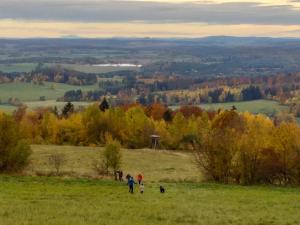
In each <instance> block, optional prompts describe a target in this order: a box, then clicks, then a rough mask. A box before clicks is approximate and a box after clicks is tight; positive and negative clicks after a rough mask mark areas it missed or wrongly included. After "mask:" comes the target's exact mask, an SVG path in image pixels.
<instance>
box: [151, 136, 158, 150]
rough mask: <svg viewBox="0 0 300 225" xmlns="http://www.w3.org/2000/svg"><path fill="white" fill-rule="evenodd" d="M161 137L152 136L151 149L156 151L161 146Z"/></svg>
mask: <svg viewBox="0 0 300 225" xmlns="http://www.w3.org/2000/svg"><path fill="white" fill-rule="evenodd" d="M159 140H160V136H159V135H156V134H152V135H151V148H152V149H156V148H157V147H158V146H159Z"/></svg>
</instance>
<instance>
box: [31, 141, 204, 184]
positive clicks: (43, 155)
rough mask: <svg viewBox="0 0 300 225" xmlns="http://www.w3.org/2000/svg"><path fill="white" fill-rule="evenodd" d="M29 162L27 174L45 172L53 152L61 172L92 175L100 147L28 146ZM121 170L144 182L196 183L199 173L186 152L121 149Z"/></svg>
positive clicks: (48, 170)
mask: <svg viewBox="0 0 300 225" xmlns="http://www.w3.org/2000/svg"><path fill="white" fill-rule="evenodd" d="M32 149H33V154H32V159H31V161H32V163H31V166H29V168H28V170H27V172H28V173H30V174H32V173H34V174H35V173H36V172H38V173H48V172H51V171H53V168H52V167H51V166H50V165H49V163H48V158H49V156H50V155H51V154H53V153H60V154H64V156H65V159H66V163H65V165H64V166H63V167H62V172H64V173H66V174H70V173H71V174H73V175H75V176H89V177H90V176H96V173H95V171H94V169H93V163H94V161H95V159H99V158H100V151H101V150H103V149H102V148H93V147H73V146H49V145H34V146H32ZM123 153H124V154H123V160H122V169H123V171H124V173H125V174H127V173H130V174H132V175H133V174H138V173H141V172H142V173H143V174H144V176H145V178H146V180H147V181H151V182H152V181H153V182H156V181H167V180H170V181H183V180H186V181H199V180H200V179H201V174H200V173H199V171H198V170H197V168H196V166H195V165H194V163H193V157H192V155H191V154H188V153H186V154H185V153H180V152H169V151H152V150H147V149H144V150H126V149H123Z"/></svg>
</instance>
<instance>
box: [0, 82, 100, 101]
mask: <svg viewBox="0 0 300 225" xmlns="http://www.w3.org/2000/svg"><path fill="white" fill-rule="evenodd" d="M97 88H98V86H97V85H96V84H95V85H88V86H74V85H68V84H61V83H51V82H46V83H45V85H34V84H31V83H6V84H0V99H1V100H2V101H6V100H7V99H9V98H18V99H20V100H21V101H38V100H39V98H40V96H45V97H46V99H47V100H53V99H57V98H58V97H62V96H63V95H64V93H65V92H66V91H69V90H77V89H81V90H83V91H87V90H95V89H97Z"/></svg>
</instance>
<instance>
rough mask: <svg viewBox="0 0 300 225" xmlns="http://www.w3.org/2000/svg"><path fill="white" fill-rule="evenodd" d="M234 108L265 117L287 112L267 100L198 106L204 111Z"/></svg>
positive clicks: (285, 108) (286, 108)
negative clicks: (264, 115)
mask: <svg viewBox="0 0 300 225" xmlns="http://www.w3.org/2000/svg"><path fill="white" fill-rule="evenodd" d="M233 105H234V106H235V107H236V108H237V110H239V111H240V112H245V111H248V112H251V113H255V114H257V113H261V114H266V115H271V114H274V112H275V113H277V112H280V111H285V110H288V107H286V106H283V105H280V104H279V103H278V102H275V101H269V100H255V101H246V102H228V103H213V104H201V105H200V106H201V107H202V108H204V109H207V110H210V109H214V110H218V109H230V108H231V107H232V106H233Z"/></svg>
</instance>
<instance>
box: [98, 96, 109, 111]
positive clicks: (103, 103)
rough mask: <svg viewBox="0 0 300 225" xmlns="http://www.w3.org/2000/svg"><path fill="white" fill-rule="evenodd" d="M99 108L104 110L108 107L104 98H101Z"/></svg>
mask: <svg viewBox="0 0 300 225" xmlns="http://www.w3.org/2000/svg"><path fill="white" fill-rule="evenodd" d="M99 109H100V110H101V111H102V112H105V111H106V110H107V109H109V104H108V102H107V100H106V98H103V100H102V102H101V103H100V105H99Z"/></svg>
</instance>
